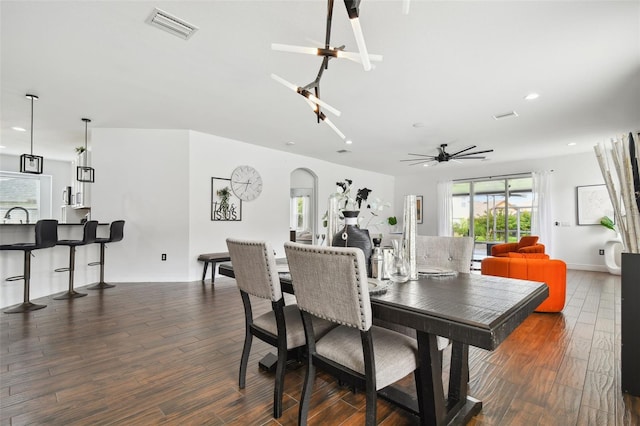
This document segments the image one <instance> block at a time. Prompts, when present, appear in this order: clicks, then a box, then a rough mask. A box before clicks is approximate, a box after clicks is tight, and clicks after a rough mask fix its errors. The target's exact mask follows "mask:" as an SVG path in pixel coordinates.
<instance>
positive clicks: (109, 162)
mask: <svg viewBox="0 0 640 426" xmlns="http://www.w3.org/2000/svg"><path fill="white" fill-rule="evenodd" d="M92 146H93V158H92V161H93V167H94V168H95V169H96V182H95V183H94V184H93V188H92V194H91V203H92V206H91V207H92V208H91V217H92V219H93V220H98V221H100V222H111V221H114V220H117V219H124V220H125V226H124V240H123V241H121V242H118V243H114V244H110V245H109V246H108V249H107V251H106V255H105V256H106V261H105V264H106V266H105V279H106V281H114V282H123V281H131V282H142V281H180V280H184V279H186V270H187V267H188V265H189V262H190V259H189V249H188V247H189V194H190V189H189V184H190V182H189V167H190V166H189V131H187V130H136V129H93V132H92ZM162 253H165V254H166V255H167V260H166V261H164V262H163V261H161V254H162Z"/></svg>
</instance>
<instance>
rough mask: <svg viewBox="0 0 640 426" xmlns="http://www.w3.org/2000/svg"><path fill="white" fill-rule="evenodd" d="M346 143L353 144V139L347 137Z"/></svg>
mask: <svg viewBox="0 0 640 426" xmlns="http://www.w3.org/2000/svg"><path fill="white" fill-rule="evenodd" d="M344 143H346V144H347V145H351V144H352V143H353V141H352V140H351V139H347V140H346V141H344Z"/></svg>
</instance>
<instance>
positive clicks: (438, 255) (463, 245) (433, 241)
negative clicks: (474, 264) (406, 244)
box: [382, 234, 474, 274]
mask: <svg viewBox="0 0 640 426" xmlns="http://www.w3.org/2000/svg"><path fill="white" fill-rule="evenodd" d="M393 238H402V235H401V234H400V235H397V234H386V235H383V238H382V245H385V246H390V245H391V240H392V239H393ZM473 245H474V241H473V238H471V237H438V236H432V235H417V236H416V264H417V265H418V267H420V266H424V267H438V268H444V269H451V270H453V271H456V272H460V273H463V274H468V273H470V272H471V259H472V258H473Z"/></svg>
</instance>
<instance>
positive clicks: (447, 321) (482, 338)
mask: <svg viewBox="0 0 640 426" xmlns="http://www.w3.org/2000/svg"><path fill="white" fill-rule="evenodd" d="M219 272H220V274H222V275H225V276H228V277H232V278H233V277H234V274H233V266H232V265H231V263H229V262H227V263H222V264H220V267H219ZM280 282H281V285H282V290H283V291H285V292H289V293H293V286H292V285H291V278H290V276H289V275H288V274H281V275H280ZM548 296H549V289H548V287H547V285H546V284H544V283H540V282H534V281H524V280H515V279H510V278H501V277H493V276H485V275H477V274H462V273H461V274H456V275H452V276H443V277H424V276H421V277H420V278H419V279H418V280H415V281H408V282H406V283H400V284H398V283H389V285H388V286H387V291H386V292H385V293H383V294H375V295H373V294H372V295H371V297H370V299H371V307H372V311H373V316H374V318H376V319H379V320H383V321H387V322H391V323H396V324H400V325H403V326H406V327H410V328H413V329H415V330H416V337H417V341H418V352H419V357H420V375H421V379H422V380H421V382H422V398H421V400H422V411H423V414H422V417H421V420H422V424H425V425H461V424H466V423H467V422H468V421H469V420H470V419H471V418H472V417H473V416H474V415H476V414H477V413H478V412H479V411H480V410H481V408H482V402H481V401H479V400H477V399H475V398H473V397H471V396H469V395H468V394H467V383H468V379H469V364H468V356H469V345H471V346H476V347H479V348H482V349H486V350H489V351H492V350H494V349H496V348H497V347H498V345H500V343H502V342H503V341H504V340H505V339H506V338H507V337H508V336H509V334H510V333H511V332H512V331H513V330H515V328H516V327H518V325H520V323H522V322H523V321H524V320H525V318H527V317H528V316H529V315H530V314H531V313H532V312H533V310H534V309H535V308H536V307H537V306H538V305H539V304H540V303H542V301H544V300H545V299H546V298H547V297H548ZM437 336H443V337H447V338H449V339H450V340H451V344H452V347H451V362H450V366H449V389H448V394H447V395H445V394H444V385H443V380H442V362H441V356H440V354H439V351H438V346H437V342H436V337H437ZM379 395H380V396H381V397H384V398H388V399H391V400H393V401H394V402H396V403H399V404H400V405H402V406H403V407H404V408H406V409H408V410H410V411H412V412H414V413H416V414H418V413H419V409H418V402H419V401H418V399H417V398H411V397H409V396H408V395H406V394H404V393H401V392H398V391H397V390H395V389H394V388H391V387H390V388H385V389H383V390H381V391H380V392H379Z"/></svg>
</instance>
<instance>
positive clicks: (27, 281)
mask: <svg viewBox="0 0 640 426" xmlns="http://www.w3.org/2000/svg"><path fill="white" fill-rule="evenodd" d="M23 279H24V290H23V299H22V300H23V302H22V303H20V304H19V305H15V306H14V307H12V308H9V309H6V310H5V311H4V313H5V314H19V313H22V312H30V311H37V310H38V309H42V308H46V307H47V305H38V304H36V303H32V302H31V301H30V300H29V287H30V285H31V252H30V251H25V252H24V276H23Z"/></svg>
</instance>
